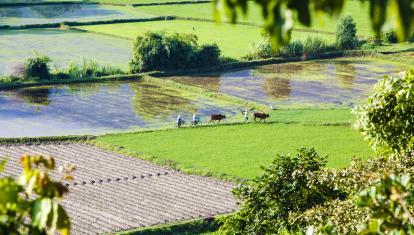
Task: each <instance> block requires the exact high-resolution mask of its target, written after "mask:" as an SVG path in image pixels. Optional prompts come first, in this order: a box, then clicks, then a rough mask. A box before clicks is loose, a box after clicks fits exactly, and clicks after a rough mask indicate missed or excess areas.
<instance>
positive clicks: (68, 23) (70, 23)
mask: <svg viewBox="0 0 414 235" xmlns="http://www.w3.org/2000/svg"><path fill="white" fill-rule="evenodd" d="M163 20H167V21H168V20H175V17H174V16H157V17H149V18H129V19H113V20H97V21H85V22H81V21H62V22H59V23H46V24H23V25H0V30H23V29H42V28H61V27H62V25H63V26H71V27H73V26H88V25H102V24H119V23H137V22H148V21H163Z"/></svg>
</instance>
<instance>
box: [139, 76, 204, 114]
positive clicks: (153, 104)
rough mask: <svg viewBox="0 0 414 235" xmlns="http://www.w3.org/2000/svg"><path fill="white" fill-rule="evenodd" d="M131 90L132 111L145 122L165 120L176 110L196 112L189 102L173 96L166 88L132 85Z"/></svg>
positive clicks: (195, 107) (193, 105)
mask: <svg viewBox="0 0 414 235" xmlns="http://www.w3.org/2000/svg"><path fill="white" fill-rule="evenodd" d="M132 90H133V91H134V94H135V95H134V97H133V99H132V101H133V107H134V111H135V113H136V114H137V115H138V116H140V117H143V118H144V119H145V120H152V119H154V118H161V119H165V118H168V117H170V116H171V114H175V113H176V111H177V110H185V111H186V112H189V113H193V112H195V111H196V110H197V106H196V105H195V104H193V103H191V100H189V99H187V98H184V97H181V96H179V95H177V94H175V93H176V92H174V91H173V90H170V89H168V88H164V87H158V86H154V85H150V84H145V85H139V84H134V85H133V86H132Z"/></svg>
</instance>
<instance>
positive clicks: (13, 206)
mask: <svg viewBox="0 0 414 235" xmlns="http://www.w3.org/2000/svg"><path fill="white" fill-rule="evenodd" d="M21 163H22V166H23V173H22V174H21V176H20V177H19V179H18V181H16V180H15V179H13V178H11V177H5V178H0V234H11V235H20V234H37V235H46V234H55V232H60V233H61V234H62V235H66V234H69V233H70V221H69V217H68V215H67V214H66V212H65V210H64V209H63V207H62V206H61V205H60V204H59V203H58V202H57V200H56V199H58V198H62V197H63V195H64V194H65V193H67V191H68V189H67V188H66V187H65V186H64V185H62V184H61V183H60V182H55V181H53V180H52V179H50V178H49V176H48V174H47V170H53V169H54V168H55V162H54V159H53V158H51V157H44V156H29V155H24V156H23V157H22V158H21ZM5 164H6V163H5V161H2V162H0V171H2V170H3V168H4V165H5ZM72 170H73V168H70V169H68V170H67V171H66V172H65V175H64V178H65V179H71V176H70V175H69V174H70V172H71V171H72Z"/></svg>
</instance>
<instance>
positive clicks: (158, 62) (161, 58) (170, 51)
mask: <svg viewBox="0 0 414 235" xmlns="http://www.w3.org/2000/svg"><path fill="white" fill-rule="evenodd" d="M197 41H198V38H197V36H196V35H194V34H178V33H175V34H167V33H165V32H147V33H145V34H144V35H142V36H138V37H137V39H136V40H135V42H134V48H133V53H134V54H133V58H132V60H131V62H130V63H129V66H130V71H131V72H132V73H137V72H145V71H153V70H174V69H191V68H205V67H211V66H215V65H217V64H219V63H220V49H219V48H218V46H217V45H216V44H211V45H203V46H199V45H198V43H197Z"/></svg>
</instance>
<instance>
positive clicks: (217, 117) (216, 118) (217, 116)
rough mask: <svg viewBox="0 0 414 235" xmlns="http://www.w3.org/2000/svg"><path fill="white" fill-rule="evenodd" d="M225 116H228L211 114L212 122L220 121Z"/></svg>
mask: <svg viewBox="0 0 414 235" xmlns="http://www.w3.org/2000/svg"><path fill="white" fill-rule="evenodd" d="M225 118H227V117H226V115H223V114H213V115H211V119H210V122H214V121H218V122H220V121H221V120H223V119H225Z"/></svg>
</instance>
